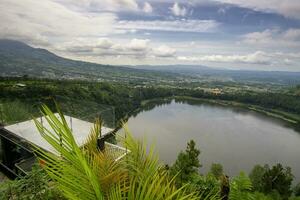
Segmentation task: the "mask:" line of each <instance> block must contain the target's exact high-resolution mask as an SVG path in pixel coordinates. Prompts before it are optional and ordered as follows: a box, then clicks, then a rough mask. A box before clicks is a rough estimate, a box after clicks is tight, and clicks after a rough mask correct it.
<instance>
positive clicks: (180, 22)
mask: <svg viewBox="0 0 300 200" xmlns="http://www.w3.org/2000/svg"><path fill="white" fill-rule="evenodd" d="M0 19H1V22H0V39H13V40H19V41H22V42H25V43H27V44H29V45H32V46H34V47H39V48H45V49H48V50H50V51H52V52H54V53H56V54H58V55H60V56H63V57H67V58H71V59H76V60H84V61H91V62H96V63H101V64H111V65H173V64H184V65H199V66H200V65H201V66H209V67H215V68H223V69H224V68H227V69H240V70H267V71H269V70H276V71H300V65H299V63H300V1H299V0H177V1H173V0H1V1H0Z"/></svg>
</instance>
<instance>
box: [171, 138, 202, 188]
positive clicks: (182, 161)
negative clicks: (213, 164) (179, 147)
mask: <svg viewBox="0 0 300 200" xmlns="http://www.w3.org/2000/svg"><path fill="white" fill-rule="evenodd" d="M199 155H200V150H199V149H197V148H196V143H195V141H194V140H191V141H190V142H188V144H187V148H186V150H185V152H183V151H181V152H180V153H179V155H178V157H177V160H176V161H175V163H174V165H173V166H172V167H171V174H172V175H176V174H177V183H178V184H179V185H182V184H183V183H186V182H188V180H189V179H190V178H191V176H192V175H194V174H198V170H199V168H200V167H201V164H200V161H199V158H198V157H199Z"/></svg>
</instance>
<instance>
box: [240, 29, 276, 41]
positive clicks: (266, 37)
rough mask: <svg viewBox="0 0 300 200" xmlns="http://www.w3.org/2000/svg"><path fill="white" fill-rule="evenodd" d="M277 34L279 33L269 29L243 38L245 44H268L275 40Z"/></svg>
mask: <svg viewBox="0 0 300 200" xmlns="http://www.w3.org/2000/svg"><path fill="white" fill-rule="evenodd" d="M275 32H277V31H274V30H270V29H267V30H264V31H262V32H253V33H248V34H246V35H244V36H242V38H243V42H245V43H248V44H266V43H269V42H271V41H272V40H273V34H274V33H275Z"/></svg>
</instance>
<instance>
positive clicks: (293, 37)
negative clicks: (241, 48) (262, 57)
mask: <svg viewBox="0 0 300 200" xmlns="http://www.w3.org/2000/svg"><path fill="white" fill-rule="evenodd" d="M242 42H243V43H246V44H247V45H252V46H256V47H258V46H260V47H277V48H299V47H300V29H288V30H285V31H281V30H279V29H272V30H270V29H267V30H264V31H262V32H253V33H248V34H245V35H243V36H242Z"/></svg>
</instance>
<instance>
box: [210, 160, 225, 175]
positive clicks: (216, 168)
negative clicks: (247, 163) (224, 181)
mask: <svg viewBox="0 0 300 200" xmlns="http://www.w3.org/2000/svg"><path fill="white" fill-rule="evenodd" d="M210 173H212V174H213V175H214V177H216V178H217V179H218V178H220V177H221V176H222V175H223V166H222V165H221V164H219V163H213V164H211V166H210Z"/></svg>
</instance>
